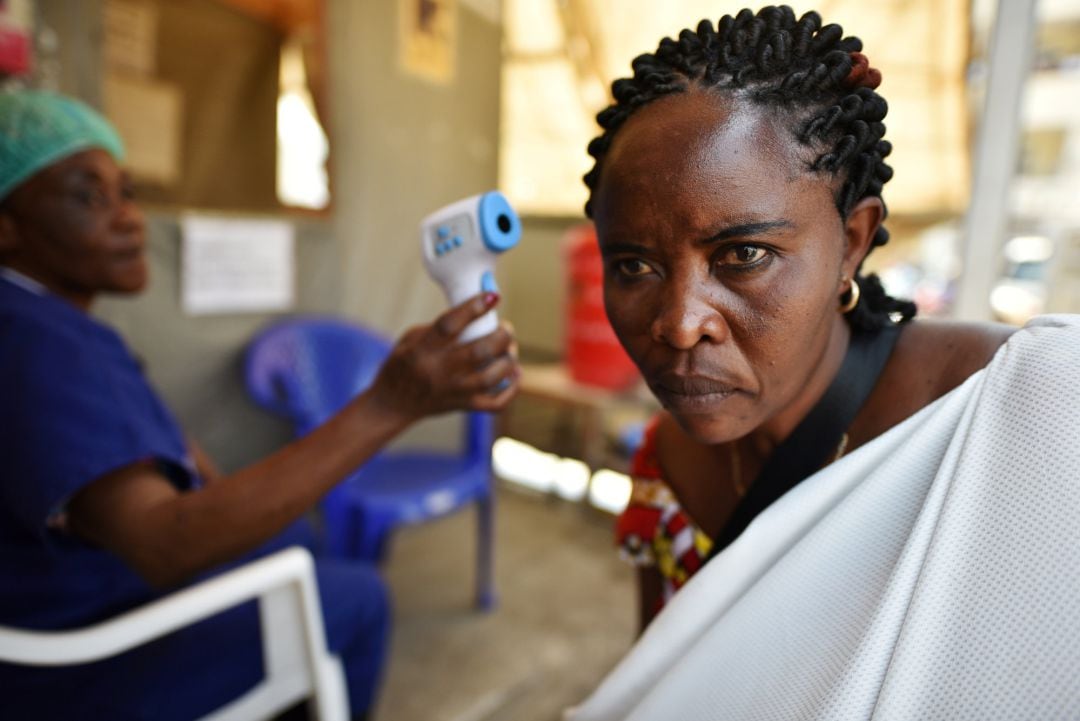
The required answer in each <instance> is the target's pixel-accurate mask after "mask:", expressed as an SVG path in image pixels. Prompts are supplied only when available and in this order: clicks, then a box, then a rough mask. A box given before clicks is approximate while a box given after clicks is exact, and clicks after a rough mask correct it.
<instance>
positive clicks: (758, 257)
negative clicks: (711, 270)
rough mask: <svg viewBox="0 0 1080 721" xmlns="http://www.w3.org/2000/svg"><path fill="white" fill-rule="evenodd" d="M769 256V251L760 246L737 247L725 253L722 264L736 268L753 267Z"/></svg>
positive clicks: (722, 256)
mask: <svg viewBox="0 0 1080 721" xmlns="http://www.w3.org/2000/svg"><path fill="white" fill-rule="evenodd" d="M768 254H769V251H768V250H766V249H765V248H762V247H761V246H759V245H735V246H732V247H730V248H728V249H727V250H725V251H724V253H723V255H721V257H720V264H721V265H724V266H729V267H735V268H738V267H739V266H744V267H745V266H752V265H756V264H757V263H760V262H761V261H763V260H764V259H765V257H766V256H767V255H768Z"/></svg>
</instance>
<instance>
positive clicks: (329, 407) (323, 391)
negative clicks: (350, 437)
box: [244, 317, 392, 435]
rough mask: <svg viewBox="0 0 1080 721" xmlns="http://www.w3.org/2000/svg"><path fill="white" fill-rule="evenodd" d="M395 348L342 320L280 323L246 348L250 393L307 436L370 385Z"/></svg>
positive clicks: (308, 319)
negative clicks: (391, 350) (392, 348)
mask: <svg viewBox="0 0 1080 721" xmlns="http://www.w3.org/2000/svg"><path fill="white" fill-rule="evenodd" d="M391 347H392V346H391V343H390V341H389V340H388V339H386V338H385V337H383V336H381V335H379V334H378V333H375V332H373V331H371V330H368V329H366V328H362V327H360V326H358V325H355V324H353V323H349V322H347V321H344V320H341V319H338V318H327V317H301V318H291V319H288V320H284V321H279V322H277V323H275V324H273V325H272V326H270V327H269V328H267V329H265V330H263V331H262V332H260V333H259V335H257V336H256V337H255V338H254V339H253V340H252V341H251V343H250V344H249V345H248V350H247V357H246V359H245V374H244V375H245V381H246V383H247V387H248V392H249V393H250V394H251V396H252V398H253V399H254V400H255V401H256V402H257V403H258V404H259V405H261V406H262V407H264V408H266V409H267V410H269V411H271V412H273V413H276V414H278V415H281V416H284V417H286V418H288V419H289V420H291V421H292V422H293V426H294V428H295V431H296V434H297V435H304V434H305V433H308V432H309V431H311V430H312V429H314V428H315V427H316V426H318V425H319V424H321V423H323V422H325V421H326V420H328V419H329V418H330V417H331V416H332V415H334V413H336V412H337V411H338V410H340V409H341V408H342V406H344V405H345V404H346V403H347V402H348V401H349V399H350V398H352V397H353V396H355V395H356V394H357V393H359V392H361V391H363V390H364V389H365V388H367V387H368V386H369V385H371V383H372V381H374V380H375V375H376V373H377V372H378V370H379V367H380V366H381V365H382V363H383V361H384V360H385V359H386V357H387V356H388V355H389V353H390V349H391Z"/></svg>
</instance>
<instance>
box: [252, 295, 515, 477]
mask: <svg viewBox="0 0 1080 721" xmlns="http://www.w3.org/2000/svg"><path fill="white" fill-rule="evenodd" d="M392 347H393V345H392V343H391V342H390V340H388V339H387V338H385V337H384V336H382V335H379V334H378V333H376V332H374V331H372V330H369V329H367V328H364V327H362V326H360V325H357V324H355V323H350V322H348V321H345V320H342V319H340V318H331V317H325V316H311V317H298V318H290V319H287V320H282V321H278V322H275V323H274V324H272V325H271V326H270V327H268V328H266V329H264V330H263V331H261V332H260V333H259V334H258V335H257V336H255V338H254V339H253V340H252V341H251V343H250V344H249V345H248V349H247V355H246V358H245V373H244V374H245V382H246V383H247V387H248V392H249V393H250V394H251V396H252V398H254V399H255V401H256V402H257V403H258V404H259V405H260V406H262V407H263V408H266V409H267V410H269V411H271V412H273V413H276V414H278V415H280V416H284V417H285V418H288V419H289V420H291V421H292V422H293V426H294V429H295V431H296V434H297V435H298V436H299V435H304V434H305V433H308V432H310V431H311V430H313V429H314V428H315V427H316V426H318V425H319V424H321V423H323V422H325V421H327V420H328V419H329V418H330V417H331V416H332V415H334V413H336V412H337V411H338V410H340V409H341V408H342V406H344V405H345V404H346V403H347V402H348V401H349V399H350V398H352V397H353V396H355V395H356V394H357V393H359V392H361V391H363V390H364V389H365V388H367V387H368V386H369V385H371V383H372V382H373V381H374V380H375V375H376V373H378V370H379V368H380V366H381V365H382V363H383V361H384V360H386V357H387V356H388V355H389V354H390V350H391V348H392ZM493 441H494V421H493V418H492V416H491V415H490V414H488V413H480V412H475V413H469V414H467V419H466V424H465V444H464V449H463V451H464V455H465V456H466V458H467V459H468V460H469V461H485V462H490V458H491V445H492V442H493Z"/></svg>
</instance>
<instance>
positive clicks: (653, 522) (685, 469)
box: [585, 7, 1012, 627]
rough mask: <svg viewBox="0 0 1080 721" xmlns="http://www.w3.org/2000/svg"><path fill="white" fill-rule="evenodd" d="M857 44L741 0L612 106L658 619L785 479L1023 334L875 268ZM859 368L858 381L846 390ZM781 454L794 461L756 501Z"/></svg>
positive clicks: (640, 552) (618, 266)
mask: <svg viewBox="0 0 1080 721" xmlns="http://www.w3.org/2000/svg"><path fill="white" fill-rule="evenodd" d="M861 51H862V43H861V42H860V41H859V39H858V38H854V37H845V36H844V35H843V33H842V31H841V28H840V27H839V26H837V25H823V24H822V21H821V18H820V17H819V16H818V14H817V13H812V12H811V13H807V14H806V15H804V16H803V17H802V18H799V19H797V18H796V17H795V15H794V13H793V12H792V10H791V9H790V8H788V7H768V8H765V9H763V10H761V11H760V12H758V13H756V14H755V13H754V12H752V11H750V10H743V11H741V12H740V13H738V14H737V15H736V16H734V17H732V16H725V17H724V18H723V19H721V20H720V22H719V24H718V25H717V26H716V27H715V28H714V27H713V25H712V24H711V23H710V22H707V21H703V22H702V23H701V24H700V25H699V26H698V28H697V30H696V31H693V30H684V31H683V32H682V33H681V34H680V35H679V37H678V39H671V38H666V39H664V40H663V41H661V43H660V45H659V48H658V49H657V50H656V52H655V53H652V54H646V55H641V56H639V57H638V58H636V59H635V60H634V61H633V71H634V73H633V77H631V78H626V79H622V80H618V81H616V82H615V83H614V85H613V93H614V98H615V101H614V104H613V105H611V106H610V107H609V108H607V109H606V110H604V111H603V112H601V113H600V114H599V116H598V121H599V123H600V126H601V127H602V128H603V134H602V135H600V137H598V138H596V139H595V140H594V141H593V142H592V143H591V144H590V146H589V152H590V153H591V154H592V156H593V157H594V158H595V161H596V163H595V166H594V168H593V170H592V171H591V172H590V173H589V174H588V175H587V176H586V178H585V180H586V183H587V185H588V187H589V190H590V192H591V196H590V198H589V202H588V204H587V206H586V211H587V213H588V215H590V216H591V217H592V218H593V219H594V221H595V223H596V228H597V232H598V237H599V242H600V247H601V252H602V254H603V257H604V265H605V277H604V289H605V302H606V306H607V311H608V316H609V318H610V320H611V324H612V326H613V327H614V329H615V332H616V334H617V335H618V337H619V339H620V341H621V342H622V344H623V346H624V347H625V348H626V350H627V351H628V353H629V354H630V356H631V358H633V360H634V361H635V362H636V364H637V365H638V367H639V368H640V370H641V372H642V374H643V376H644V378H645V380H646V381H647V382H648V384H649V387H650V388H651V390H652V391H653V393H654V394H655V395H656V397H657V398H658V399H659V400H660V401H661V402H662V404H663V406H664V410H663V411H662V412H661V413H660V414H658V415H657V416H656V417H655V418H654V419H653V422H652V423H651V425H650V427H649V429H648V432H647V434H646V439H645V442H644V444H643V446H642V448H641V449H640V451H639V453H638V455H637V457H636V459H635V461H634V476H635V479H634V487H633V492H632V498H631V501H630V505H629V507H628V508H627V510H626V511H625V512H624V514H623V515H622V516H621V517H620V519H619V521H618V531H617V533H618V538H619V543H620V546H621V548H622V550H623V552H624V553H625V554H626V555H629V556H630V557H631V558H632V559H633V560H634V561H635V562H636V563H637V564H638V565H639V566H640V588H641V624H642V627H644V626H645V625H647V624H648V623H649V621H650V620H651V619H652V617H653V616H654V615H655V613H656V612H657V611H658V610H659V608H660V607H662V606H663V604H664V603H665V601H666V600H667V599H669V598H670V596H671V595H672V594H673V593H674V592H675V591H676V590H677V589H678V588H679V587H680V586H681V585H682V584H683V583H684V582H685V581H686V580H687V579H688V578H689V577H690V576H692V575H693V574H694V573H695V572H696V571H697V570H698V568H699V567H700V566H701V565H702V563H703V562H704V561H705V560H706V559H707V558H708V556H709V554H710V553H711V552H715V551H716V550H719V547H722V546H723V545H724V544H726V543H728V542H730V541H731V540H732V539H733V538H734V537H735V536H736V535H737V534H738V532H739V531H740V530H741V529H742V528H744V527H745V525H746V523H748V522H749V520H750V519H751V518H752V517H753V514H754V513H756V512H757V511H759V510H761V508H763V507H764V506H765V505H767V504H768V502H769V501H770V500H771V499H773V498H775V496H776V495H778V493H779V492H782V490H783V489H785V488H789V487H790V485H791V484H792V483H794V482H797V481H798V480H800V479H801V478H803V477H805V476H806V475H810V474H811V473H812V472H813V471H815V470H818V469H819V468H821V467H823V466H825V465H827V464H828V463H831V462H832V461H834V460H836V459H837V458H839V457H841V456H843V455H844V454H846V453H850V452H851V451H853V450H855V449H857V448H859V447H860V446H862V445H863V444H865V443H867V442H868V441H870V440H871V439H873V438H875V437H876V436H878V435H880V434H882V433H883V432H885V431H887V430H889V429H890V428H892V427H893V426H895V425H896V424H898V423H900V422H901V421H902V420H904V419H905V418H907V417H909V416H911V415H912V414H913V413H915V412H916V411H918V410H919V409H921V408H923V407H925V406H926V405H928V404H929V403H931V402H933V401H934V400H935V399H937V398H940V397H941V396H943V395H945V394H947V393H948V392H949V391H951V390H952V389H954V388H956V387H957V386H958V385H960V384H961V383H963V382H964V380H965V379H967V378H968V377H969V376H970V375H971V374H972V373H974V372H975V371H977V370H979V369H981V368H983V367H984V366H985V365H986V364H987V362H988V361H989V360H990V359H991V358H992V357H993V355H994V353H995V352H996V351H997V349H998V347H999V346H1001V344H1002V343H1003V342H1004V341H1005V340H1006V339H1007V338H1008V336H1009V334H1010V333H1011V332H1012V329H1011V328H1006V327H1002V326H995V325H989V324H968V323H924V322H919V321H915V320H913V318H914V316H915V306H914V304H912V303H910V302H905V301H900V300H896V299H894V298H891V297H889V296H888V295H887V294H886V293H885V291H884V290H883V288H882V286H881V284H880V282H879V280H878V279H877V277H876V276H874V275H866V274H864V273H863V272H862V266H863V261H864V260H865V258H866V256H867V255H868V254H869V253H870V252H871V251H872V250H873V249H874V248H875V247H877V246H879V245H883V244H884V243H886V242H887V241H888V238H889V235H888V232H887V231H886V230H885V227H884V225H883V222H884V220H885V216H886V209H885V202H884V200H883V198H882V189H883V186H884V185H885V183H886V182H887V181H888V180H889V178H890V177H891V176H892V170H891V169H890V167H889V166H888V165H887V164H886V163H885V158H886V157H887V156H888V155H889V152H890V145H889V143H888V141H886V140H884V134H885V125H884V124H883V122H882V121H883V119H884V118H885V114H886V102H885V100H884V98H883V97H882V96H881V95H879V94H878V93H877V92H876V88H877V87H878V85H879V83H880V81H881V75H880V73H879V72H878V71H876V70H875V69H874V68H873V67H872V63H871V61H870V60H868V58H867V56H866V55H864V54H863V53H862V52H861ZM846 360H847V364H845V361H846ZM842 368H843V369H844V370H843V371H842ZM849 373H850V374H852V375H853V376H858V377H859V378H861V379H862V384H863V385H864V386H865V392H864V393H863V394H862V396H861V397H855V398H845V397H844V396H845V395H851V394H850V393H847V391H846V390H845V383H846V382H847V377H846V376H847V374H849ZM855 385H857V384H855ZM831 388H832V389H833V390H832V391H831V393H830V392H829V391H830V389H831ZM855 395H856V396H858V394H855ZM823 399H826V400H823ZM826 402H827V403H828V404H833V403H839V404H840V406H841V408H840V410H838V411H836V412H832V410H830V409H831V408H832V406H831V405H830V406H829V407H828V408H825V407H823V405H822V404H823V403H826ZM815 409H819V410H818V416H813V415H812V414H813V412H814V411H815ZM845 414H846V415H845ZM808 417H812V418H813V420H811V421H810V422H809V423H808V424H806V425H807V426H814V427H813V428H806V427H805V426H804V429H803V435H802V436H800V437H799V439H797V440H796V441H795V442H794V444H793V445H794V446H795V448H794V449H793V448H792V447H790V446H785V447H783V448H781V445H782V444H784V443H785V441H788V440H789V439H791V437H792V436H793V434H794V432H795V431H796V429H798V428H799V427H800V424H802V423H803V421H804V420H806V419H807V418H808ZM819 418H826V419H828V421H829V423H833V424H838V425H836V426H835V427H832V428H830V427H829V424H828V423H821V422H819ZM843 419H846V420H843ZM778 448H780V450H779V451H778V450H777V449H778ZM796 456H799V457H800V460H799V461H798V462H797V463H796V462H794V461H793V462H790V463H789V460H790V459H792V458H794V457H796ZM770 462H772V466H773V468H772V469H770V472H769V475H770V476H772V475H775V473H774V472H779V473H780V475H784V474H785V473H786V474H787V476H788V478H787V480H786V481H785V482H782V483H779V485H778V486H777V485H776V484H773V485H774V486H775V487H776V488H779V489H780V491H776V490H772V491H769V492H768V493H766V492H764V491H763V492H762V493H761V494H758V497H755V485H756V484H757V481H758V479H759V476H761V475H762V473H763V470H764V469H765V468H766V466H767V465H768V464H770ZM799 464H801V469H802V470H798V469H794V470H793V468H792V467H785V465H786V466H793V465H799ZM777 467H779V471H777ZM785 483H786V485H785ZM770 493H771V495H770ZM748 502H749V503H748ZM740 507H741V508H742V510H741V511H740V510H739V509H740ZM718 536H720V537H721V541H720V542H719V543H714V541H713V540H712V539H716V538H717V537H718Z"/></svg>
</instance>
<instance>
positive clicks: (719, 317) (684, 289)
mask: <svg viewBox="0 0 1080 721" xmlns="http://www.w3.org/2000/svg"><path fill="white" fill-rule="evenodd" d="M671 285H672V288H671V292H669V293H666V294H665V295H664V296H663V297H662V298H661V299H660V303H659V308H658V309H657V311H656V314H655V316H654V318H653V321H652V336H653V340H655V341H656V342H658V343H664V344H666V345H669V346H671V347H672V348H676V349H678V350H690V349H691V348H693V347H694V346H696V345H697V344H698V343H702V342H705V343H722V342H724V341H725V340H727V339H728V337H729V336H730V334H731V331H730V328H729V326H728V324H727V320H726V319H725V318H724V314H723V312H722V307H721V306H720V304H719V303H718V299H717V298H716V297H714V295H713V294H712V293H710V292H708V291H707V290H706V289H703V288H699V287H695V286H692V285H690V284H687V283H678V282H675V283H672V284H671Z"/></svg>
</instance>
